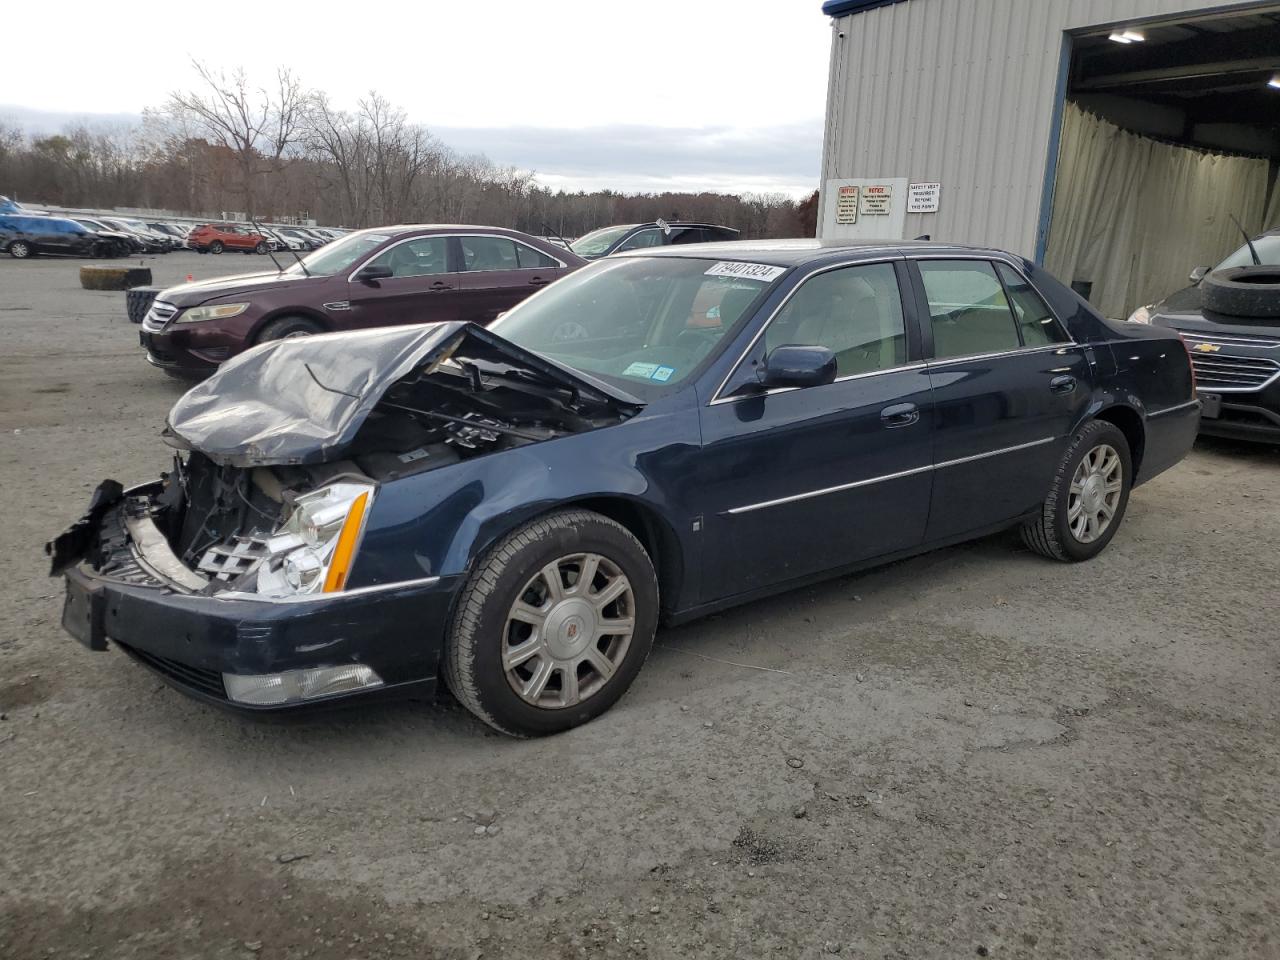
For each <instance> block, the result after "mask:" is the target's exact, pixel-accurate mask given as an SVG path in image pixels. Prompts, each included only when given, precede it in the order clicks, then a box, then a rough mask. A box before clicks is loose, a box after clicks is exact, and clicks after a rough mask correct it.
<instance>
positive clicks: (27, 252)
mask: <svg viewBox="0 0 1280 960" xmlns="http://www.w3.org/2000/svg"><path fill="white" fill-rule="evenodd" d="M35 255H36V248H35V246H34V245H32V244H30V243H28V242H27V241H26V240H14V241H13V242H12V243H11V244H9V256H11V257H13V259H15V260H29V259H30V258H31V257H34V256H35Z"/></svg>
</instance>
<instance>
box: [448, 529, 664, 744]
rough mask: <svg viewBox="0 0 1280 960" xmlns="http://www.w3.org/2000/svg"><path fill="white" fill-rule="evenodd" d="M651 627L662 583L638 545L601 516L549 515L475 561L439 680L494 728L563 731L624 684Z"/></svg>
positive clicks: (649, 640)
mask: <svg viewBox="0 0 1280 960" xmlns="http://www.w3.org/2000/svg"><path fill="white" fill-rule="evenodd" d="M657 623H658V583H657V578H656V577H655V575H654V570H653V563H652V562H651V561H650V559H649V555H648V554H647V553H646V552H645V549H644V547H643V546H641V544H640V542H639V541H638V540H637V539H636V538H635V537H634V536H632V535H631V533H630V532H629V531H627V529H626V528H625V527H623V526H622V525H621V524H618V523H615V522H614V521H613V520H610V519H609V518H607V517H604V516H601V515H600V514H598V513H593V512H590V511H586V510H569V511H565V512H562V513H556V514H552V515H550V516H548V517H544V518H543V519H541V520H535V521H533V522H531V523H528V524H526V525H525V526H523V527H521V528H520V529H518V530H516V531H515V532H514V533H512V534H510V535H509V536H508V537H506V538H505V539H504V540H502V541H501V542H500V543H499V544H498V545H497V546H495V547H494V548H493V549H492V550H490V551H489V552H488V553H487V554H486V555H485V556H484V557H483V558H482V559H481V560H480V562H479V564H478V565H477V567H476V569H475V571H474V572H473V573H472V575H471V578H470V579H469V580H468V582H467V585H466V587H465V588H464V589H463V591H462V596H461V598H460V599H459V601H458V608H457V612H456V614H455V616H454V621H453V625H452V628H451V630H450V633H449V637H448V639H447V640H446V643H445V656H444V671H443V672H444V677H445V681H446V683H448V685H449V689H450V690H452V691H453V694H454V696H456V697H457V698H458V700H460V701H461V702H462V704H463V706H465V707H466V708H467V709H468V710H470V711H471V712H472V713H474V714H475V715H476V716H477V717H479V718H480V719H481V720H483V721H484V722H485V723H487V724H489V725H490V726H491V727H493V728H494V729H496V730H500V731H502V732H503V733H508V734H511V735H513V736H539V735H543V734H550V733H559V732H560V731H563V730H568V729H570V728H571V727H576V726H578V725H579V724H582V723H586V722H587V721H588V720H591V719H593V718H594V717H597V716H599V715H600V714H602V713H604V712H605V711H606V710H608V709H609V708H610V707H611V706H613V705H614V704H615V703H616V702H617V701H618V699H619V698H620V697H621V696H622V695H623V694H624V693H625V692H626V691H627V688H628V687H630V686H631V683H632V681H634V680H635V678H636V675H637V674H638V673H639V672H640V668H641V667H642V666H643V665H644V661H645V659H646V658H647V657H648V656H649V651H650V649H651V648H652V646H653V635H654V631H655V630H656V629H657Z"/></svg>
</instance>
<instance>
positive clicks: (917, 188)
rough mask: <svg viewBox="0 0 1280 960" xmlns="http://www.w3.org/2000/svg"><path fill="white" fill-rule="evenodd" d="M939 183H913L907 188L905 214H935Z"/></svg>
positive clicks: (940, 188)
mask: <svg viewBox="0 0 1280 960" xmlns="http://www.w3.org/2000/svg"><path fill="white" fill-rule="evenodd" d="M941 194H942V184H940V183H913V184H911V185H910V186H909V187H907V213H937V212H938V198H939V196H940V195H941Z"/></svg>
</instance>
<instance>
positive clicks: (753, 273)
mask: <svg viewBox="0 0 1280 960" xmlns="http://www.w3.org/2000/svg"><path fill="white" fill-rule="evenodd" d="M786 272H787V268H786V267H773V266H770V265H769V264H767V263H737V262H735V261H732V260H721V261H720V262H719V263H717V264H716V265H715V266H714V267H712V268H711V269H710V270H708V271H707V274H706V275H707V276H708V277H737V278H738V279H739V280H759V281H760V282H761V283H771V282H773V281H774V280H777V279H778V277H780V276H782V275H783V274H784V273H786Z"/></svg>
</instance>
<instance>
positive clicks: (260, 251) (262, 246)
mask: <svg viewBox="0 0 1280 960" xmlns="http://www.w3.org/2000/svg"><path fill="white" fill-rule="evenodd" d="M267 249H268V248H267V245H266V243H265V242H263V241H258V245H257V246H256V247H254V248H253V252H254V253H256V254H257V255H258V256H260V257H264V256H266V254H267Z"/></svg>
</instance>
